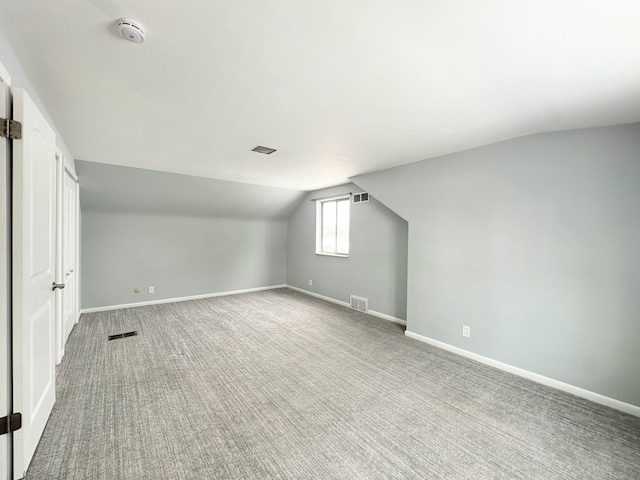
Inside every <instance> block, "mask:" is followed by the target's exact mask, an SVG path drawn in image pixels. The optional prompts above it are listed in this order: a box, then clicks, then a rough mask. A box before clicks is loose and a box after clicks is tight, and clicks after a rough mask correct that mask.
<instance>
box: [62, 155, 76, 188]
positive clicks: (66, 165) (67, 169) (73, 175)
mask: <svg viewBox="0 0 640 480" xmlns="http://www.w3.org/2000/svg"><path fill="white" fill-rule="evenodd" d="M64 170H65V172H67V173H68V174H69V176H70V177H71V178H72V179H73V180H74V181H75V182H76V183H78V175H77V174H76V172H74V171H73V169H72V168H71V164H70V163H69V162H68V161H67V158H66V157H65V159H64Z"/></svg>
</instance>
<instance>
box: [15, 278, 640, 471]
mask: <svg viewBox="0 0 640 480" xmlns="http://www.w3.org/2000/svg"><path fill="white" fill-rule="evenodd" d="M131 330H137V332H138V335H137V336H132V337H128V338H122V339H118V340H112V341H108V340H107V337H108V336H109V335H111V334H117V333H124V332H128V331H131ZM57 380H58V388H57V403H56V405H55V407H54V410H53V414H52V416H51V419H50V421H49V423H48V425H47V428H46V431H45V433H44V436H43V438H42V440H41V442H40V445H39V446H38V449H37V452H36V455H35V457H34V459H33V461H32V464H31V466H30V468H29V471H28V472H27V478H29V479H272V478H274V479H275V478H283V479H284V478H286V479H338V478H340V479H377V478H380V479H386V478H397V479H440V478H450V479H475V480H478V479H545V480H548V479H581V480H582V479H639V478H640V418H636V417H633V416H630V415H626V414H623V413H620V412H617V411H615V410H611V409H609V408H606V407H603V406H600V405H597V404H594V403H591V402H589V401H587V400H584V399H581V398H578V397H574V396H572V395H569V394H566V393H563V392H560V391H557V390H554V389H551V388H548V387H545V386H542V385H539V384H536V383H533V382H530V381H528V380H525V379H522V378H519V377H517V376H514V375H511V374H508V373H505V372H503V371H500V370H496V369H493V368H490V367H487V366H485V365H482V364H479V363H476V362H473V361H471V360H468V359H466V358H463V357H460V356H457V355H454V354H451V353H449V352H446V351H444V350H440V349H438V348H435V347H432V346H429V345H425V344H422V343H420V342H417V341H415V340H412V339H409V338H407V337H405V336H404V334H403V327H401V326H400V325H397V324H394V323H391V322H387V321H384V320H380V319H377V318H374V317H371V316H368V315H364V314H361V313H359V312H355V311H352V310H349V309H347V308H343V307H340V306H337V305H333V304H330V303H326V302H323V301H321V300H317V299H315V298H312V297H308V296H305V295H302V294H299V293H297V292H294V291H291V290H288V289H279V290H268V291H262V292H256V293H250V294H242V295H234V296H227V297H217V298H211V299H204V300H196V301H190V302H181V303H174V304H164V305H154V306H146V307H138V308H131V309H123V310H115V311H108V312H100V313H92V314H84V315H83V316H82V320H81V322H80V323H79V324H78V325H77V326H76V328H75V329H74V331H73V332H72V334H71V337H70V339H69V342H68V344H67V348H66V356H65V358H64V360H63V362H62V364H61V365H60V367H59V369H58V372H57Z"/></svg>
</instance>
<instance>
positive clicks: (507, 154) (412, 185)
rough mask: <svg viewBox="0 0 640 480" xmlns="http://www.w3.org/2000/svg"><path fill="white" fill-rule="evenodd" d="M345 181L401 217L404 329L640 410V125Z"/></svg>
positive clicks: (537, 138)
mask: <svg viewBox="0 0 640 480" xmlns="http://www.w3.org/2000/svg"><path fill="white" fill-rule="evenodd" d="M353 180H354V181H355V182H356V183H357V184H358V185H360V186H362V187H363V188H366V189H368V190H369V191H370V192H371V193H372V194H373V195H375V196H376V197H377V198H379V199H380V200H381V201H382V202H384V203H385V204H386V205H388V206H389V207H390V208H392V209H393V210H394V211H396V212H398V213H399V214H400V215H402V216H403V217H404V218H406V219H407V220H408V221H409V232H410V236H409V284H408V319H407V321H408V324H407V329H408V330H410V331H412V332H415V333H418V334H421V335H424V336H427V337H430V338H433V339H436V340H439V341H442V342H445V343H448V344H450V345H454V346H457V347H460V348H463V349H465V350H468V351H471V352H475V353H478V354H480V355H484V356H487V357H490V358H493V359H496V360H499V361H502V362H505V363H507V364H510V365H513V366H517V367H520V368H523V369H526V370H529V371H532V372H535V373H538V374H541V375H545V376H548V377H551V378H554V379H557V380H560V381H563V382H566V383H569V384H572V385H575V386H578V387H582V388H585V389H587V390H590V391H593V392H597V393H600V394H603V395H606V396H609V397H612V398H615V399H618V400H621V401H624V402H628V403H631V404H634V405H640V375H639V370H638V365H640V294H639V292H640V125H637V124H636V125H627V126H618V127H609V128H596V129H588V130H578V131H568V132H560V133H549V134H541V135H534V136H529V137H524V138H520V139H516V140H512V141H508V142H503V143H499V144H496V145H491V146H487V147H482V148H477V149H474V150H470V151H466V152H462V153H459V154H453V155H447V156H444V157H440V158H434V159H431V160H427V161H423V162H419V163H415V164H411V165H406V166H403V167H398V168H394V169H390V170H386V171H381V172H377V173H373V174H369V175H363V176H359V177H355V178H354V179H353ZM463 324H465V325H469V326H470V327H471V338H470V339H466V338H463V337H462V336H461V327H462V325H463Z"/></svg>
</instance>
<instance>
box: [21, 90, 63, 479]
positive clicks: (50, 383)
mask: <svg viewBox="0 0 640 480" xmlns="http://www.w3.org/2000/svg"><path fill="white" fill-rule="evenodd" d="M11 92H12V95H13V118H14V120H17V121H19V122H20V123H22V139H20V140H13V228H12V230H13V242H12V243H13V255H12V258H13V322H12V324H13V327H12V328H13V410H14V411H15V412H21V413H22V428H21V429H20V430H18V431H16V432H14V435H13V461H14V478H16V479H18V478H22V477H23V476H24V474H25V473H26V470H27V468H28V467H29V463H30V462H31V458H32V457H33V454H34V452H35V449H36V446H37V445H38V441H39V440H40V437H41V435H42V432H43V430H44V427H45V425H46V423H47V420H48V418H49V414H50V413H51V409H52V408H53V404H54V402H55V310H56V308H55V299H54V298H55V295H54V292H53V290H52V285H53V283H54V278H55V235H56V231H55V201H56V196H55V195H56V191H55V187H56V171H55V133H54V132H53V130H52V129H51V127H50V126H49V124H48V123H47V121H46V120H45V118H44V117H43V116H42V114H41V113H40V112H39V111H38V109H37V108H36V106H35V105H34V103H33V101H32V100H31V99H30V98H29V96H28V95H27V94H26V93H25V92H24V90H22V89H19V88H12V90H11Z"/></svg>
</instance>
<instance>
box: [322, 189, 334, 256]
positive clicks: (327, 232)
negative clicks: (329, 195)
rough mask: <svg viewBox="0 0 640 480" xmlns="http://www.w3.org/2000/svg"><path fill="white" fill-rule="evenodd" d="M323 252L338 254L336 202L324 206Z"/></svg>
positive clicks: (325, 203)
mask: <svg viewBox="0 0 640 480" xmlns="http://www.w3.org/2000/svg"><path fill="white" fill-rule="evenodd" d="M322 251H323V252H325V253H336V202H335V201H332V202H324V203H323V204H322Z"/></svg>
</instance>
